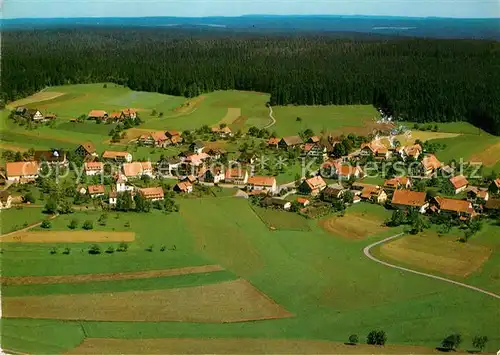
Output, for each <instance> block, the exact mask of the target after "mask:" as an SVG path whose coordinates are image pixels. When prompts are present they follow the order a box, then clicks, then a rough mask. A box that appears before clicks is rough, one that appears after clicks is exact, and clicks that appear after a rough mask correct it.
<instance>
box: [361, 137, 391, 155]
mask: <svg viewBox="0 0 500 355" xmlns="http://www.w3.org/2000/svg"><path fill="white" fill-rule="evenodd" d="M360 155H361V156H371V157H375V158H379V159H387V158H389V150H388V149H387V147H385V146H384V145H383V144H382V142H380V141H379V140H373V141H371V142H370V143H364V144H362V145H361V150H360Z"/></svg>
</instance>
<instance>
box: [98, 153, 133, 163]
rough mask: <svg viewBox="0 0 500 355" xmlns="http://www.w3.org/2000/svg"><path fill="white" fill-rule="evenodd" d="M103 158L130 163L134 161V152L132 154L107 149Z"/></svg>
mask: <svg viewBox="0 0 500 355" xmlns="http://www.w3.org/2000/svg"><path fill="white" fill-rule="evenodd" d="M102 159H104V160H107V161H112V162H121V163H124V162H127V163H130V162H131V161H132V154H130V153H129V152H117V151H112V150H106V151H105V152H104V153H102Z"/></svg>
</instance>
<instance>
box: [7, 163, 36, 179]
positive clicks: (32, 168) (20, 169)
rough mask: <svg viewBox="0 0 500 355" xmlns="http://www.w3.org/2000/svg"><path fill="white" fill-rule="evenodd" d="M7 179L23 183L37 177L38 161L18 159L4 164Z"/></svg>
mask: <svg viewBox="0 0 500 355" xmlns="http://www.w3.org/2000/svg"><path fill="white" fill-rule="evenodd" d="M5 167H6V171H7V180H9V181H12V182H16V183H20V184H25V183H27V182H31V181H35V180H36V179H37V178H38V169H39V166H38V163H37V162H36V161H19V162H14V163H7V164H6V166H5Z"/></svg>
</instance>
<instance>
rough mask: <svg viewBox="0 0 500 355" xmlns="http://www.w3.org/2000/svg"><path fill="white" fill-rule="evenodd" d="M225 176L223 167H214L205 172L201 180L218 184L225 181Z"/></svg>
mask: <svg viewBox="0 0 500 355" xmlns="http://www.w3.org/2000/svg"><path fill="white" fill-rule="evenodd" d="M224 178H225V175H224V170H223V169H222V167H213V168H211V169H207V170H205V171H204V172H203V173H202V174H201V175H200V180H201V181H205V182H211V183H214V184H218V183H220V182H221V181H224Z"/></svg>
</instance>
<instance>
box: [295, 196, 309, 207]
mask: <svg viewBox="0 0 500 355" xmlns="http://www.w3.org/2000/svg"><path fill="white" fill-rule="evenodd" d="M297 202H298V203H300V204H303V205H304V204H306V203H309V200H308V199H307V198H304V197H297Z"/></svg>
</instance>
